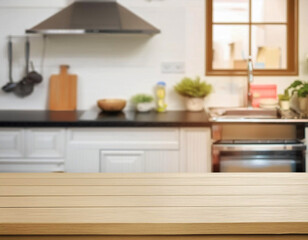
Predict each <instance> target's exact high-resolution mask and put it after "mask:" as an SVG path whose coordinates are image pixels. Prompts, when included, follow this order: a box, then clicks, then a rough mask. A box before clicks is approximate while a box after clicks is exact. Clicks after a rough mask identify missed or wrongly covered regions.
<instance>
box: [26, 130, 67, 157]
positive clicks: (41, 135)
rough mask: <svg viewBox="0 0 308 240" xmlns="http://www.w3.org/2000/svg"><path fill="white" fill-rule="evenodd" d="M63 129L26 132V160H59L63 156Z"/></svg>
mask: <svg viewBox="0 0 308 240" xmlns="http://www.w3.org/2000/svg"><path fill="white" fill-rule="evenodd" d="M64 149H65V130H64V129H28V130H26V155H27V157H28V158H61V157H63V156H64Z"/></svg>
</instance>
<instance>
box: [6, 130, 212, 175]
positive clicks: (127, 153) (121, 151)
mask: <svg viewBox="0 0 308 240" xmlns="http://www.w3.org/2000/svg"><path fill="white" fill-rule="evenodd" d="M210 166H211V137H210V128H172V127H166V128H69V129H65V128H2V129H0V172H55V171H66V172H117V173H122V172H162V173H163V172H167V173H171V172H210V171H211V167H210Z"/></svg>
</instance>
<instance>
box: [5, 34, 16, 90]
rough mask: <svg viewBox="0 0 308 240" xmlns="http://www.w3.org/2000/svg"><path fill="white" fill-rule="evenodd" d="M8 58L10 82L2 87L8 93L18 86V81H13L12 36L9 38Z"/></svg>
mask: <svg viewBox="0 0 308 240" xmlns="http://www.w3.org/2000/svg"><path fill="white" fill-rule="evenodd" d="M8 60H9V82H8V83H7V84H6V85H4V86H3V87H2V90H3V91H4V92H7V93H8V92H12V91H13V90H14V89H15V88H16V86H17V83H15V82H14V81H13V76H12V64H13V43H12V39H11V38H9V42H8Z"/></svg>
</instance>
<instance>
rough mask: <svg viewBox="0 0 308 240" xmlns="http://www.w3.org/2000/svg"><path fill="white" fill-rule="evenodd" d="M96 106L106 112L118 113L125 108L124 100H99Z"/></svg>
mask: <svg viewBox="0 0 308 240" xmlns="http://www.w3.org/2000/svg"><path fill="white" fill-rule="evenodd" d="M97 106H98V107H99V108H100V109H101V110H103V111H106V112H120V111H122V110H123V109H124V108H125V106H126V100H124V99H100V100H98V101H97Z"/></svg>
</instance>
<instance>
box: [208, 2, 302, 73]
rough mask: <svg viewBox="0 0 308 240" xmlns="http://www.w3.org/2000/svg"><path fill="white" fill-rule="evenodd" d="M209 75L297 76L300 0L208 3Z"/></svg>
mask: <svg viewBox="0 0 308 240" xmlns="http://www.w3.org/2000/svg"><path fill="white" fill-rule="evenodd" d="M206 8H207V9H206V16H207V17H206V74H207V75H217V76H235V75H236V76H240V75H246V74H247V59H248V57H249V56H252V59H253V62H254V68H255V71H254V74H255V75H259V76H278V75H297V74H298V0H232V1H230V0H207V4H206Z"/></svg>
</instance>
